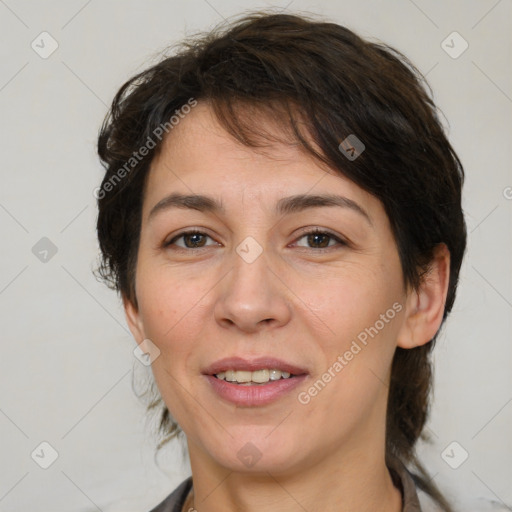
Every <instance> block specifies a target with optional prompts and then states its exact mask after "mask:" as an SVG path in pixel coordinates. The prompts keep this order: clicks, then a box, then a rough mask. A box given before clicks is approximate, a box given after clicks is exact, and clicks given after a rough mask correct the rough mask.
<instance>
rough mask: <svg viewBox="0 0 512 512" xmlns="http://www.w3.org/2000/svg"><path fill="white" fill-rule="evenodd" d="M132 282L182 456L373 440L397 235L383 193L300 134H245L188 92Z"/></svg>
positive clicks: (393, 296)
mask: <svg viewBox="0 0 512 512" xmlns="http://www.w3.org/2000/svg"><path fill="white" fill-rule="evenodd" d="M254 122H261V123H263V122H264V121H263V120H257V121H256V119H255V120H254ZM266 128H267V129H268V130H271V129H272V125H270V124H267V125H266ZM367 151H371V148H367ZM347 162H348V161H347ZM182 196H193V197H192V198H189V199H184V198H183V197H182ZM197 196H205V197H206V198H207V199H201V200H200V199H199V198H198V197H197ZM313 196H314V197H313ZM317 196H318V197H317ZM327 196H329V198H331V199H330V200H328V198H327ZM322 197H323V198H324V199H322ZM172 198H174V199H172ZM308 198H309V199H308ZM334 199H335V200H334ZM191 230H194V231H197V232H199V234H188V235H187V234H186V232H188V231H191ZM315 230H317V231H318V232H319V233H317V234H315V233H312V232H313V231H315ZM136 295H137V299H138V310H135V309H134V308H133V306H132V305H131V304H129V303H128V304H125V306H126V307H127V315H128V321H129V324H130V327H131V329H132V332H133V333H134V335H135V337H136V339H137V341H138V342H139V343H140V342H141V341H142V340H143V339H149V340H151V342H152V343H153V344H154V345H156V346H157V347H158V349H159V351H160V354H159V356H158V357H157V358H156V359H155V360H154V362H153V364H152V369H153V373H154V376H155V379H156V382H157V385H158V388H159V389H160V392H161V394H162V397H163V399H164V401H165V403H166V405H167V407H168V408H169V410H170V412H171V414H172V416H173V417H174V418H175V419H176V420H177V422H178V423H179V424H180V426H181V428H182V429H183V430H184V432H185V433H186V435H187V439H188V442H189V449H190V452H191V457H192V458H193V459H195V460H199V459H202V460H203V461H205V460H208V461H209V462H210V463H212V464H217V465H219V466H221V467H224V468H227V469H229V470H232V471H267V470H271V471H272V473H273V474H276V473H278V472H281V473H285V472H288V471H294V470H296V469H300V468H301V467H312V466H313V465H314V464H316V463H320V462H321V461H324V462H325V460H327V459H328V458H329V457H331V456H336V457H337V458H338V460H339V456H340V454H344V455H349V454H352V455H354V454H355V453H356V452H357V450H359V449H360V448H361V447H364V449H365V450H368V449H369V448H371V447H372V446H375V449H376V450H383V447H384V425H385V412H386V398H387V383H388V379H389V372H390V365H391V361H392V357H393V354H394V351H395V348H396V344H397V341H396V340H397V337H398V335H399V332H400V329H401V328H402V326H403V324H404V311H403V310H402V306H403V305H404V301H405V299H406V296H405V292H404V288H403V279H402V272H401V266H400V261H399V257H398V253H397V248H396V244H395V242H394V239H393V236H392V233H391V229H390V224H389V220H388V218H387V216H386V214H385V211H384V208H383V206H382V204H381V202H380V201H379V200H378V199H376V198H375V197H373V196H372V195H370V194H368V193H367V192H365V191H364V190H362V189H361V188H360V187H358V186H357V185H355V184H354V183H353V182H351V181H349V180H347V179H345V178H344V177H342V176H340V175H339V174H336V173H335V172H334V171H333V170H326V169H323V168H321V167H320V166H319V165H318V163H317V162H315V161H314V160H312V159H311V158H310V157H308V156H306V155H305V154H304V153H303V152H300V151H299V149H298V147H297V146H285V145H278V144H276V145H274V146H272V147H271V148H267V150H266V153H265V154H263V153H262V152H258V151H256V150H254V149H251V148H248V147H245V146H242V145H240V144H239V143H237V142H236V141H235V140H234V139H232V138H231V137H230V136H229V135H228V134H227V133H226V132H224V131H223V130H222V128H220V126H219V125H218V124H217V123H216V122H215V121H214V118H213V115H212V114H211V111H210V110H209V108H208V107H207V106H206V105H204V104H202V103H199V104H198V106H197V107H195V108H194V109H193V110H192V111H191V113H190V114H188V115H187V116H186V117H185V118H184V119H182V120H181V121H180V124H179V125H177V126H176V127H175V128H174V129H173V130H172V132H171V133H170V136H169V137H168V139H167V140H166V142H165V144H164V146H163V148H162V152H161V153H160V154H159V155H158V157H157V158H155V160H154V161H153V164H152V167H151V171H150V174H149V177H148V181H147V186H146V189H145V191H144V203H143V212H142V226H141V238H140V246H139V252H138V261H137V268H136ZM275 370H277V371H275ZM235 372H236V373H235ZM283 372H284V374H283ZM286 372H288V373H290V374H291V375H290V376H289V377H288V378H286V377H287V374H286ZM219 374H220V375H219ZM216 375H218V376H216ZM226 379H236V380H237V382H238V381H241V382H240V383H237V382H229V381H228V380H226ZM273 379H275V380H273ZM247 380H251V382H250V383H248V382H244V381H247ZM254 381H256V382H254Z"/></svg>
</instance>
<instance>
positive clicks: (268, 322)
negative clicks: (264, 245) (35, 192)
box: [214, 250, 291, 333]
mask: <svg viewBox="0 0 512 512" xmlns="http://www.w3.org/2000/svg"><path fill="white" fill-rule="evenodd" d="M240 254H242V253H240ZM240 254H239V253H237V252H233V258H232V260H233V266H232V269H231V272H229V273H228V275H227V276H226V278H225V279H223V280H222V281H221V283H220V289H219V295H218V298H217V302H216V304H215V309H214V311H215V318H216V320H217V322H218V323H219V324H220V325H221V326H223V327H225V328H233V327H236V328H238V329H239V330H241V331H244V332H245V333H255V332H258V331H261V330H265V329H270V328H276V327H281V326H283V325H285V324H286V323H288V322H289V320H290V318H291V301H290V297H291V292H290V290H289V288H288V287H287V285H286V284H285V283H284V280H283V279H282V277H281V276H279V268H278V267H279V265H271V262H270V261H269V260H270V258H269V257H267V253H266V251H265V250H264V251H263V252H262V253H261V254H260V255H259V256H258V257H257V258H256V259H255V260H254V261H251V259H247V258H245V259H244V257H242V256H240ZM271 266H272V267H273V268H271Z"/></svg>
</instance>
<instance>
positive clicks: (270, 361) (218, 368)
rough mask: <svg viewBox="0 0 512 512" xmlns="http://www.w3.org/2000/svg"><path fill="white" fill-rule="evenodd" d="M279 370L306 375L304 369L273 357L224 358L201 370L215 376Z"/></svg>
mask: <svg viewBox="0 0 512 512" xmlns="http://www.w3.org/2000/svg"><path fill="white" fill-rule="evenodd" d="M265 369H268V370H280V371H282V372H288V373H290V374H292V375H303V374H306V373H308V371H307V370H306V369H305V368H301V367H299V366H296V365H294V364H290V363H287V362H286V361H283V360H281V359H276V358H274V357H258V358H255V359H243V358H242V357H226V358H224V359H219V360H218V361H215V362H214V363H212V364H211V365H210V366H208V367H207V368H205V369H204V370H203V373H204V374H205V375H215V374H217V373H220V372H225V371H226V370H240V371H251V372H254V371H257V370H265Z"/></svg>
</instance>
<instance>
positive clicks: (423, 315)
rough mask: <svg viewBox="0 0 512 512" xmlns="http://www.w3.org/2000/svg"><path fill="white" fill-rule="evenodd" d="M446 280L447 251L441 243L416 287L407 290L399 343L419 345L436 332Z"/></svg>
mask: <svg viewBox="0 0 512 512" xmlns="http://www.w3.org/2000/svg"><path fill="white" fill-rule="evenodd" d="M449 281H450V251H449V250H448V247H447V246H446V244H444V243H443V244H439V245H438V246H437V247H436V248H435V250H434V258H433V260H432V262H431V263H430V265H429V270H428V272H427V273H426V274H425V275H424V276H423V277H422V279H421V284H420V286H419V288H418V289H417V290H411V291H410V292H409V293H408V296H407V299H406V306H405V317H404V323H403V325H402V326H401V328H400V331H399V333H398V337H397V345H398V346H399V347H401V348H414V347H419V346H420V345H425V344H426V343H428V342H429V341H431V340H432V338H433V337H434V336H435V335H436V333H437V331H438V330H439V327H440V326H441V322H442V321H443V314H444V305H445V303H446V295H447V293H448V284H449Z"/></svg>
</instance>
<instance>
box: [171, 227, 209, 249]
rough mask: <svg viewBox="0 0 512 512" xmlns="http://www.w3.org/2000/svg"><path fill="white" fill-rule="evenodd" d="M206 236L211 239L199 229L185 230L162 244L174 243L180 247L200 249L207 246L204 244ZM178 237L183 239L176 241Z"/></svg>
mask: <svg viewBox="0 0 512 512" xmlns="http://www.w3.org/2000/svg"><path fill="white" fill-rule="evenodd" d="M207 238H210V240H211V237H209V236H208V235H207V234H206V233H203V232H201V231H185V232H183V233H180V234H179V235H176V236H175V237H174V238H172V239H171V240H169V241H168V242H166V243H165V244H164V246H165V247H169V246H171V245H176V246H177V247H179V248H181V249H201V248H203V247H207V246H206V245H205V241H206V239H207ZM180 239H183V243H182V244H178V243H176V241H177V240H180Z"/></svg>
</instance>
